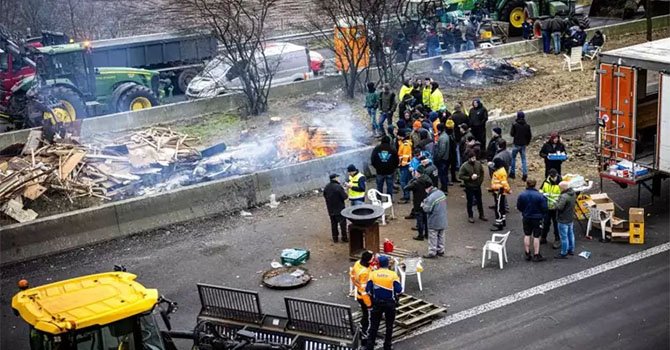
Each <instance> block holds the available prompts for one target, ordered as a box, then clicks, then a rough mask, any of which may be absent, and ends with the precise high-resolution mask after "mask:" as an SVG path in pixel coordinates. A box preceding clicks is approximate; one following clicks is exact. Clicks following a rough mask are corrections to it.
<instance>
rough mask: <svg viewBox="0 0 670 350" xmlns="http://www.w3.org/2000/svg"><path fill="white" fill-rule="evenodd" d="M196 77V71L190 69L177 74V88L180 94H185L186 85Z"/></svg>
mask: <svg viewBox="0 0 670 350" xmlns="http://www.w3.org/2000/svg"><path fill="white" fill-rule="evenodd" d="M196 75H198V71H197V70H195V69H191V68H189V69H184V70H183V71H181V72H180V73H179V76H177V87H178V88H179V90H180V91H181V92H182V93H184V94H185V93H186V89H188V83H190V82H191V80H193V78H195V76H196Z"/></svg>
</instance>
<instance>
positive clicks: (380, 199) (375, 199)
mask: <svg viewBox="0 0 670 350" xmlns="http://www.w3.org/2000/svg"><path fill="white" fill-rule="evenodd" d="M368 199H370V203H372V205H377V206H380V207H382V208H384V215H382V225H386V209H388V208H391V218H393V219H395V212H394V211H393V200H392V199H391V195H390V194H384V193H381V192H379V191H377V190H375V189H370V190H368Z"/></svg>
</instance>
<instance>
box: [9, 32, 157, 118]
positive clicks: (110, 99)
mask: <svg viewBox="0 0 670 350" xmlns="http://www.w3.org/2000/svg"><path fill="white" fill-rule="evenodd" d="M31 58H32V59H33V60H34V62H35V63H36V72H37V73H36V74H35V75H33V76H30V77H27V78H25V79H24V80H22V81H21V82H20V83H18V84H17V85H16V86H14V88H13V89H12V101H10V111H12V116H13V117H14V118H15V119H20V120H22V122H23V123H24V124H25V125H26V126H38V125H42V123H43V121H44V120H47V121H49V122H51V123H52V124H56V123H69V122H73V121H75V120H78V119H83V118H87V117H91V116H96V115H102V114H108V113H116V112H126V111H136V110H140V109H145V108H151V107H153V106H157V105H158V104H159V98H160V96H161V92H162V91H163V89H162V87H161V86H160V85H161V84H162V82H161V81H160V80H159V73H158V72H155V71H150V70H145V69H136V68H110V67H94V66H93V64H92V60H91V48H90V45H89V44H88V43H87V42H84V43H76V44H64V45H55V46H46V47H40V48H36V49H34V50H33V52H32V53H31Z"/></svg>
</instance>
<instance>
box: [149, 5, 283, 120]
mask: <svg viewBox="0 0 670 350" xmlns="http://www.w3.org/2000/svg"><path fill="white" fill-rule="evenodd" d="M162 1H163V3H164V9H165V10H164V14H165V15H166V16H167V17H168V18H172V19H178V22H179V24H180V25H182V26H186V27H188V28H189V29H191V30H192V29H208V30H211V31H212V32H213V33H214V35H215V36H216V37H217V39H218V40H219V43H220V45H221V50H220V55H221V57H223V61H224V62H225V63H226V64H229V65H230V66H231V69H230V70H229V71H228V72H229V74H231V75H232V76H236V77H237V78H239V79H240V82H241V83H242V84H241V85H242V88H241V91H242V92H243V93H244V95H245V97H246V102H247V106H246V107H247V112H249V113H250V114H252V115H257V114H260V113H262V112H265V111H266V110H267V106H268V94H269V92H270V86H271V84H272V77H273V75H274V73H275V71H276V69H277V65H278V62H273V63H271V62H270V60H268V58H267V57H266V56H265V51H264V50H263V43H264V41H265V22H266V19H267V16H268V11H269V10H270V9H271V8H272V7H273V6H274V4H275V2H276V0H162Z"/></svg>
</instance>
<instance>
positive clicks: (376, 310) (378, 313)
mask: <svg viewBox="0 0 670 350" xmlns="http://www.w3.org/2000/svg"><path fill="white" fill-rule="evenodd" d="M365 291H366V292H367V293H368V294H369V295H370V296H371V297H372V312H371V314H370V332H369V336H368V340H367V342H366V344H365V349H367V350H372V349H374V347H375V340H376V339H375V338H377V331H378V330H379V323H380V322H381V320H382V315H383V316H384V322H385V323H386V331H385V332H384V350H391V338H392V337H393V322H395V314H396V305H397V304H398V301H399V297H400V293H402V286H401V285H400V278H399V277H398V274H396V273H395V272H393V271H391V270H389V258H388V257H387V256H385V255H381V256H379V270H376V271H372V272H370V278H369V279H368V283H367V286H366V288H365Z"/></svg>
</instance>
